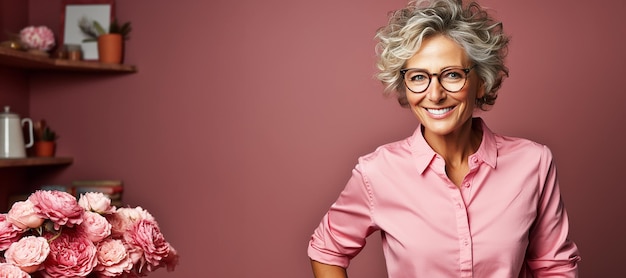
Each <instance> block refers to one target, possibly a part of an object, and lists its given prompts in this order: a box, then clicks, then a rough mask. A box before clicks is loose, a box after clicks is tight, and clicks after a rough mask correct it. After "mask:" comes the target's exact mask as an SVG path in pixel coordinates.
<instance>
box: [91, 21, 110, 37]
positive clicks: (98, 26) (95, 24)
mask: <svg viewBox="0 0 626 278" xmlns="http://www.w3.org/2000/svg"><path fill="white" fill-rule="evenodd" d="M93 27H94V28H96V31H97V32H98V36H101V35H104V34H106V33H107V31H105V30H104V28H103V27H102V25H101V24H100V22H98V21H96V20H94V21H93Z"/></svg>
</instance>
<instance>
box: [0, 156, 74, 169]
mask: <svg viewBox="0 0 626 278" xmlns="http://www.w3.org/2000/svg"><path fill="white" fill-rule="evenodd" d="M72 162H74V159H73V158H71V157H27V158H0V168H6V167H27V166H52V165H69V164H72Z"/></svg>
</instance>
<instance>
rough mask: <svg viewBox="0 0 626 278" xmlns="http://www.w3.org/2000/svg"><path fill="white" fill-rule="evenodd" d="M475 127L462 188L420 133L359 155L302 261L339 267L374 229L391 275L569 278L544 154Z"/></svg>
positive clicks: (572, 248) (564, 229)
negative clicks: (478, 133) (477, 136)
mask: <svg viewBox="0 0 626 278" xmlns="http://www.w3.org/2000/svg"><path fill="white" fill-rule="evenodd" d="M475 126H479V127H482V130H483V139H482V143H481V145H480V147H479V149H478V151H477V152H476V153H475V154H473V155H471V156H470V157H469V168H470V170H469V173H468V174H467V176H466V177H465V178H464V180H463V182H462V184H461V186H460V187H457V186H456V185H455V184H454V183H452V181H450V179H449V178H448V177H447V175H446V170H445V161H444V160H443V158H442V157H441V156H440V155H438V154H437V153H435V152H434V151H433V150H432V149H431V148H430V146H429V145H428V144H427V143H426V141H425V140H424V138H423V136H422V134H421V131H420V130H421V128H419V127H418V128H417V130H416V132H415V133H414V134H413V136H411V137H409V138H407V139H405V140H402V141H398V142H395V143H391V144H387V145H384V146H381V147H379V148H378V149H376V151H374V152H373V153H371V154H368V155H366V156H364V157H361V158H360V159H359V163H358V164H357V166H356V167H355V169H354V170H353V172H352V177H351V178H350V180H349V181H348V183H347V185H346V187H345V189H344V190H343V192H342V193H341V194H340V196H339V198H338V199H337V201H336V202H335V203H334V204H333V205H332V206H331V208H330V210H329V211H328V213H327V214H326V215H325V216H324V217H323V220H322V221H321V223H320V225H319V227H318V228H317V229H316V230H315V232H314V234H313V236H312V238H311V241H310V244H309V248H308V255H309V257H310V258H311V259H312V260H315V261H319V262H322V263H325V264H331V265H339V266H342V267H347V266H348V264H349V262H350V259H351V258H353V257H354V256H355V255H356V254H358V253H359V251H360V250H361V249H362V248H363V246H364V245H365V239H366V237H367V236H369V235H370V234H372V233H373V232H375V231H381V236H382V244H383V252H384V254H385V260H386V263H387V271H388V273H389V277H390V278H400V277H427V278H428V277H481V278H482V277H493V278H503V277H533V276H531V274H532V275H534V277H577V273H578V270H577V269H578V268H577V262H578V261H579V260H580V257H579V256H578V249H577V247H576V245H575V244H574V243H573V242H571V241H569V240H568V238H567V235H568V220H567V213H566V211H565V208H564V206H563V202H562V200H561V196H560V192H559V186H558V180H557V174H556V168H555V165H554V162H553V161H552V154H551V152H550V150H549V149H548V148H547V147H546V146H544V145H540V144H537V143H535V142H532V141H529V140H526V139H520V138H512V137H505V136H500V135H497V134H494V133H492V132H491V131H490V130H489V129H488V128H487V126H486V125H485V124H484V123H483V122H482V120H481V119H480V118H476V119H475Z"/></svg>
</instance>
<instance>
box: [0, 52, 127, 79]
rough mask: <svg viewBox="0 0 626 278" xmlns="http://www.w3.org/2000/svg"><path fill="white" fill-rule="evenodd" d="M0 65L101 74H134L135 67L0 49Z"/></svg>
mask: <svg viewBox="0 0 626 278" xmlns="http://www.w3.org/2000/svg"><path fill="white" fill-rule="evenodd" d="M0 65H4V66H8V67H12V68H20V69H26V70H55V71H78V72H101V73H106V72H110V73H134V72H137V67H135V66H133V65H124V64H121V65H119V64H102V63H98V62H96V61H70V60H66V59H53V58H50V57H45V56H40V55H36V54H32V53H28V52H26V51H19V50H15V49H11V48H8V47H0Z"/></svg>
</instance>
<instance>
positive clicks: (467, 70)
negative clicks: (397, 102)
mask: <svg viewBox="0 0 626 278" xmlns="http://www.w3.org/2000/svg"><path fill="white" fill-rule="evenodd" d="M475 67H476V65H473V66H471V67H469V68H448V69H444V70H442V71H440V72H439V73H430V72H427V71H421V70H420V71H421V72H423V73H426V74H427V75H428V85H426V87H425V88H424V90H422V91H420V92H416V91H413V90H411V88H409V85H407V84H406V82H407V81H406V78H405V76H406V73H407V72H408V71H410V70H419V69H416V68H406V69H401V70H400V74H401V75H402V79H403V80H404V86H405V87H406V88H407V89H408V90H409V91H411V92H413V93H416V94H421V93H423V92H425V91H426V90H428V87H430V83H431V82H432V81H433V76H436V77H437V81H438V82H439V85H441V88H443V89H444V90H446V91H447V92H450V93H456V92H458V91H460V90H463V88H465V84H467V76H468V75H469V73H470V71H472V69H474V68H475ZM455 69H460V70H462V71H463V72H464V73H465V80H463V86H461V88H460V89H458V90H456V91H450V90H448V88H446V86H444V85H443V84H442V83H441V79H440V78H441V74H442V73H444V72H447V71H450V70H455Z"/></svg>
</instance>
